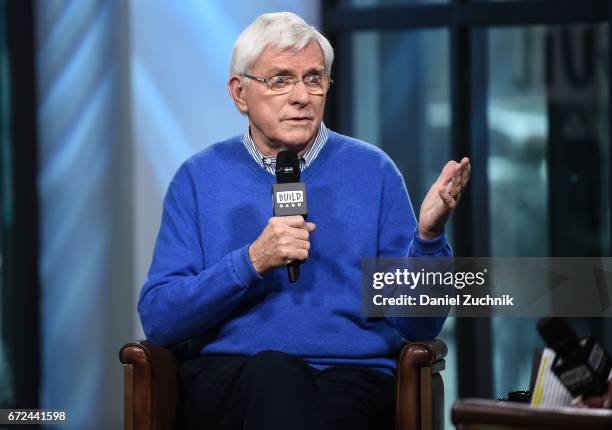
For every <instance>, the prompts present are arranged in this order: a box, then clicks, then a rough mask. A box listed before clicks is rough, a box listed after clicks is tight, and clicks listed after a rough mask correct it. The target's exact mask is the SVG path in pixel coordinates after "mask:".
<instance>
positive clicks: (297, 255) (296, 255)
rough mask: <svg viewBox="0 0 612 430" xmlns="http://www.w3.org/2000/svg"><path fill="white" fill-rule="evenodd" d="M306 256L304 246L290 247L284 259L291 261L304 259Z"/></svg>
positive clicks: (306, 252)
mask: <svg viewBox="0 0 612 430" xmlns="http://www.w3.org/2000/svg"><path fill="white" fill-rule="evenodd" d="M307 258H308V250H307V249H304V248H291V249H290V250H288V251H287V255H286V257H285V259H286V260H289V262H291V261H295V260H297V261H304V260H306V259H307Z"/></svg>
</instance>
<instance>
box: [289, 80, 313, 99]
mask: <svg viewBox="0 0 612 430" xmlns="http://www.w3.org/2000/svg"><path fill="white" fill-rule="evenodd" d="M309 102H310V93H308V91H306V85H304V82H302V81H298V82H296V83H295V85H294V86H293V88H292V89H291V92H290V93H289V103H297V104H299V105H307V104H308V103H309Z"/></svg>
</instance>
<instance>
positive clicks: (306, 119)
mask: <svg viewBox="0 0 612 430" xmlns="http://www.w3.org/2000/svg"><path fill="white" fill-rule="evenodd" d="M283 121H284V122H288V123H291V124H306V123H308V122H310V121H312V117H309V116H296V117H292V118H285V119H284V120H283Z"/></svg>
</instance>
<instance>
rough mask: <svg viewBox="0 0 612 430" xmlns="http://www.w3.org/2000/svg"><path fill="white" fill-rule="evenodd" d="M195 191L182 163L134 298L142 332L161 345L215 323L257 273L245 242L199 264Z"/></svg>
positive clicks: (166, 199) (193, 333) (237, 300)
mask: <svg viewBox="0 0 612 430" xmlns="http://www.w3.org/2000/svg"><path fill="white" fill-rule="evenodd" d="M195 195H196V194H195V185H194V183H193V180H192V178H191V176H190V175H189V172H188V168H187V167H186V165H183V166H182V167H181V168H180V169H179V171H178V172H177V174H176V176H175V177H174V179H173V180H172V182H171V184H170V187H169V189H168V192H167V194H166V197H165V199H164V207H163V215H162V221H161V226H160V229H159V234H158V237H157V242H156V244H155V251H154V255H153V261H152V263H151V268H150V270H149V275H148V277H147V280H146V282H145V284H144V286H143V288H142V290H141V293H140V298H139V301H138V312H139V314H140V319H141V322H142V326H143V329H144V332H145V335H146V336H147V338H148V339H150V340H151V341H153V342H155V343H157V344H159V345H162V346H166V345H170V344H172V343H176V342H180V341H184V340H187V339H189V338H191V337H194V336H196V335H198V334H201V333H202V332H203V331H204V330H206V329H208V328H210V327H213V326H214V325H216V324H217V323H219V322H220V321H221V320H223V319H224V318H225V317H226V316H227V315H228V314H229V313H230V312H231V311H232V310H233V309H234V308H235V307H236V306H237V305H238V304H239V303H240V300H241V298H242V296H243V295H244V294H245V292H246V289H247V288H248V286H249V285H251V284H252V283H253V282H254V281H255V280H257V279H259V278H261V276H260V275H259V274H258V273H257V272H256V271H255V269H254V268H253V265H252V263H251V260H250V258H249V255H248V245H245V246H244V247H242V248H239V249H236V250H234V251H232V252H230V253H229V254H227V255H225V256H224V257H223V258H222V259H221V260H220V261H218V262H217V263H216V264H214V265H212V266H210V267H206V268H205V267H204V255H203V251H202V249H203V247H202V244H201V235H200V229H199V224H198V217H197V210H196V208H197V205H196V200H195Z"/></svg>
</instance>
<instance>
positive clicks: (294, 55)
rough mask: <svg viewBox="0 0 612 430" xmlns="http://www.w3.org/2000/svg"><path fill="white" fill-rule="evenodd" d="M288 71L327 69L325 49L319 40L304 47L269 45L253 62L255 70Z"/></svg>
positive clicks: (299, 71)
mask: <svg viewBox="0 0 612 430" xmlns="http://www.w3.org/2000/svg"><path fill="white" fill-rule="evenodd" d="M281 70H282V71H287V72H294V73H301V72H304V71H306V70H308V71H310V70H316V71H321V72H323V71H324V70H325V58H324V57H323V50H322V49H321V47H320V46H319V44H318V43H317V42H310V43H309V44H307V45H306V46H304V47H303V48H302V49H297V48H296V47H292V46H290V47H286V48H280V47H278V46H276V45H267V46H266V47H265V48H264V49H263V50H262V51H261V54H259V57H258V58H257V60H255V63H254V64H253V71H258V72H271V71H281Z"/></svg>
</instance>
